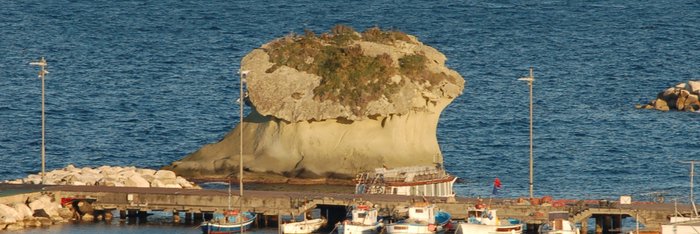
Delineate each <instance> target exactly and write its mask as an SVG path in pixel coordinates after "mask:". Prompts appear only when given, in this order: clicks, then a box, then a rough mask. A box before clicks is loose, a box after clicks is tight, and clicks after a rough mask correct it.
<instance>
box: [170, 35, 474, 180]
mask: <svg viewBox="0 0 700 234" xmlns="http://www.w3.org/2000/svg"><path fill="white" fill-rule="evenodd" d="M445 61H446V57H445V56H444V55H443V54H442V53H440V52H438V51H437V50H436V49H434V48H432V47H430V46H427V45H425V44H423V43H421V42H420V41H419V40H418V39H417V38H416V37H414V36H411V35H407V34H405V33H402V32H398V31H382V30H380V29H379V28H370V29H367V30H365V31H364V32H356V31H355V30H353V29H352V28H349V27H346V26H342V25H339V26H336V27H334V28H333V29H332V30H331V32H328V33H323V34H320V35H316V34H315V33H314V32H310V31H307V32H305V34H304V35H288V36H286V37H283V38H280V39H277V40H274V41H272V42H269V43H267V44H265V45H263V46H262V47H261V48H258V49H254V50H253V51H252V52H250V53H249V54H247V55H246V56H245V57H244V58H243V59H242V62H241V70H246V71H247V98H246V99H245V101H246V104H247V105H249V106H250V107H251V108H250V109H251V110H252V111H251V113H250V114H249V115H247V116H246V117H245V119H244V120H243V123H242V124H238V125H237V126H236V127H235V128H234V129H233V130H231V131H230V132H229V133H228V134H227V135H226V136H225V137H224V138H223V139H221V140H220V141H219V142H217V143H213V144H208V145H205V146H204V147H202V148H201V149H199V150H198V151H196V152H194V153H192V154H190V155H188V156H186V157H185V158H183V159H181V160H179V161H176V162H173V163H172V164H171V165H169V166H166V167H165V168H164V169H168V170H173V171H175V172H176V173H178V174H179V175H182V176H185V177H193V178H224V177H227V176H234V177H235V176H237V172H238V168H239V147H240V137H239V135H240V134H241V131H242V132H243V133H242V134H243V158H244V163H243V165H244V170H245V172H246V175H245V176H244V178H246V179H249V180H258V181H261V180H262V181H268V182H285V181H288V179H289V178H305V179H320V178H337V179H350V178H354V176H355V174H356V173H358V172H361V171H366V170H372V169H374V168H377V167H382V166H386V167H402V166H414V165H433V164H434V163H442V154H441V151H440V147H439V145H438V142H437V136H436V129H437V124H438V119H439V117H440V114H441V113H442V110H443V109H444V108H445V107H446V106H447V105H448V104H450V103H451V102H452V100H454V99H455V98H456V97H457V96H459V95H460V94H461V93H462V91H463V89H464V83H465V81H464V79H463V78H462V76H460V75H459V74H458V73H457V72H455V71H454V70H451V69H449V68H447V67H446V66H445Z"/></svg>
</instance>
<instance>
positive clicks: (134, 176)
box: [4, 165, 200, 189]
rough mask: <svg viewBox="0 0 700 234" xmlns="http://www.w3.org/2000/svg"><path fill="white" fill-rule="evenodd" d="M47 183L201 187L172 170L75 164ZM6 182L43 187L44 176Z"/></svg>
mask: <svg viewBox="0 0 700 234" xmlns="http://www.w3.org/2000/svg"><path fill="white" fill-rule="evenodd" d="M45 180H46V181H45V182H44V184H46V185H97V186H116V187H141V188H148V187H158V188H186V189H199V188H200V187H199V186H197V185H196V184H194V183H192V182H190V181H187V180H186V179H185V178H183V177H181V176H177V175H176V174H175V172H173V171H168V170H153V169H143V168H136V167H118V166H115V167H111V166H101V167H97V168H90V167H83V168H76V167H75V166H73V165H68V166H66V167H65V168H62V169H57V170H53V171H50V172H47V173H46V176H45ZM4 182H5V183H10V184H41V175H38V174H33V175H29V176H27V177H26V178H22V179H15V180H6V181H4Z"/></svg>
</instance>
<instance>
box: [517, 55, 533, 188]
mask: <svg viewBox="0 0 700 234" xmlns="http://www.w3.org/2000/svg"><path fill="white" fill-rule="evenodd" d="M518 80H522V81H527V85H528V86H529V87H530V198H533V197H534V195H533V187H534V179H533V177H534V176H533V170H534V160H533V157H532V83H533V82H534V81H535V76H534V75H533V73H532V67H530V76H527V77H521V78H520V79H518Z"/></svg>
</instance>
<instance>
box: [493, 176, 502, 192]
mask: <svg viewBox="0 0 700 234" xmlns="http://www.w3.org/2000/svg"><path fill="white" fill-rule="evenodd" d="M500 189H501V180H499V179H498V178H496V179H494V180H493V195H496V194H498V190H500Z"/></svg>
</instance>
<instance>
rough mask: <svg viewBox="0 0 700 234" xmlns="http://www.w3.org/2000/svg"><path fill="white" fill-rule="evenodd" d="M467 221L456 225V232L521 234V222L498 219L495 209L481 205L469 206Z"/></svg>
mask: <svg viewBox="0 0 700 234" xmlns="http://www.w3.org/2000/svg"><path fill="white" fill-rule="evenodd" d="M467 217H468V218H467V222H465V223H459V224H458V225H457V230H455V233H456V234H522V233H523V226H522V225H521V224H511V223H510V222H509V221H508V220H500V219H498V215H496V210H490V209H485V208H483V207H477V208H470V209H469V210H468V211H467Z"/></svg>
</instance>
